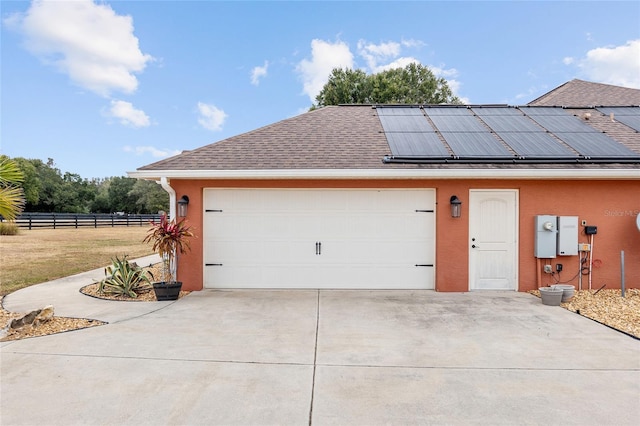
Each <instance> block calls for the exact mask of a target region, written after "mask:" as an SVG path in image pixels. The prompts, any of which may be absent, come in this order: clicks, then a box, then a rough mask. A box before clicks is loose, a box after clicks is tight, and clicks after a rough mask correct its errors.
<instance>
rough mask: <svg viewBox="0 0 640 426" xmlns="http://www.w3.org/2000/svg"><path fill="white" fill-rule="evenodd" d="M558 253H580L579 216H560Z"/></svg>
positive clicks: (567, 254) (571, 254)
mask: <svg viewBox="0 0 640 426" xmlns="http://www.w3.org/2000/svg"><path fill="white" fill-rule="evenodd" d="M558 255H560V256H577V255H578V216H558Z"/></svg>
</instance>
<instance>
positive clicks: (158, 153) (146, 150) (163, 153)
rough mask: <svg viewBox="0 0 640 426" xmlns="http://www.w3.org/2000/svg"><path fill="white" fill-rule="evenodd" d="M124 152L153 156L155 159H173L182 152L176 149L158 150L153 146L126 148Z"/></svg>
mask: <svg viewBox="0 0 640 426" xmlns="http://www.w3.org/2000/svg"><path fill="white" fill-rule="evenodd" d="M123 150H124V152H133V153H134V154H136V155H143V154H151V156H152V157H154V158H166V157H173V156H174V155H178V154H180V152H181V151H178V150H175V149H158V148H156V147H153V146H129V145H127V146H125V147H124V148H123Z"/></svg>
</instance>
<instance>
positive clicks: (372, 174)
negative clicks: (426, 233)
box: [127, 168, 640, 180]
mask: <svg viewBox="0 0 640 426" xmlns="http://www.w3.org/2000/svg"><path fill="white" fill-rule="evenodd" d="M127 175H128V176H129V177H131V178H136V179H145V180H160V178H162V177H165V178H168V179H199V180H202V179H529V180H540V179H624V180H640V170H638V169H636V168H628V169H626V168H609V169H604V168H603V169H598V168H591V169H575V168H554V169H540V168H526V169H525V168H518V169H515V168H512V169H508V168H505V169H495V168H490V169H478V168H466V169H460V168H456V169H419V170H418V169H411V170H407V169H393V170H391V169H390V170H372V169H280V170H137V171H135V172H128V173H127Z"/></svg>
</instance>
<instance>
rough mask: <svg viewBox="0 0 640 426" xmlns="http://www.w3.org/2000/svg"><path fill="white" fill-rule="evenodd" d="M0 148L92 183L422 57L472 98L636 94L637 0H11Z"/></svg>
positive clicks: (283, 114)
mask: <svg viewBox="0 0 640 426" xmlns="http://www.w3.org/2000/svg"><path fill="white" fill-rule="evenodd" d="M0 7H1V14H2V22H1V30H2V33H1V37H2V39H1V45H0V46H1V72H2V73H1V91H2V92H1V99H0V101H1V102H0V105H1V112H0V113H1V114H0V117H1V122H0V132H1V133H0V137H1V145H0V152H1V153H2V154H5V155H8V156H10V157H25V158H38V159H41V160H42V161H47V159H48V158H52V159H53V160H54V161H55V164H56V167H57V168H59V169H60V170H61V171H62V172H63V173H64V172H70V173H77V174H79V175H80V176H82V177H83V178H94V177H95V178H103V177H109V176H125V175H126V172H127V171H134V170H135V169H136V168H138V167H141V166H143V165H146V164H149V163H152V162H155V161H158V160H160V159H162V158H166V157H167V156H170V155H175V154H176V153H179V152H180V151H182V150H189V149H194V148H197V147H200V146H203V145H206V144H209V143H213V142H216V141H219V140H222V139H225V138H228V137H231V136H234V135H237V134H240V133H244V132H247V131H250V130H253V129H256V128H259V127H262V126H264V125H267V124H270V123H274V122H277V121H280V120H283V119H286V118H289V117H292V116H295V115H297V114H300V113H303V112H304V111H306V110H308V108H309V107H310V106H311V104H312V102H313V99H314V98H315V96H316V94H317V93H318V91H319V90H320V88H321V87H322V85H323V84H324V83H325V82H326V78H327V76H328V74H329V72H330V71H331V69H332V68H334V67H349V68H360V69H363V70H364V71H366V72H367V73H372V72H378V71H380V70H383V69H386V68H389V67H392V66H394V65H397V66H404V65H406V64H407V63H409V62H411V61H415V62H419V63H421V64H423V65H426V66H429V67H430V68H431V69H432V70H433V71H434V72H435V73H436V75H438V76H440V77H444V78H445V79H447V80H448V81H449V84H450V86H451V87H452V88H453V89H454V92H455V93H456V95H457V96H459V97H460V98H461V99H463V100H464V101H465V102H467V103H474V104H478V103H507V104H511V105H520V104H525V103H527V102H529V101H531V100H533V99H535V98H536V97H538V96H540V95H542V94H544V93H546V92H548V91H549V90H552V89H553V88H555V87H557V86H559V85H561V84H563V83H565V82H567V81H569V80H571V79H574V78H579V79H583V80H588V81H594V82H600V83H608V84H615V85H620V86H626V87H634V88H640V2H637V1H626V2H615V1H601V2H599V1H579V2H577V1H576V2H569V1H557V2H551V1H535V2H520V1H504V2H500V1H496V2H484V1H473V2H463V1H447V2H436V1H412V2H391V1H356V2H342V1H334V2H331V1H324V2H303V1H292V2H285V1H278V2H276V1H260V2H248V1H247V2H243V1H234V2H219V1H97V2H95V1H91V0H77V1H31V2H29V1H4V0H3V1H1V2H0Z"/></svg>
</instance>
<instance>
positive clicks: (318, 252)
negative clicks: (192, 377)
mask: <svg viewBox="0 0 640 426" xmlns="http://www.w3.org/2000/svg"><path fill="white" fill-rule="evenodd" d="M321 254H322V243H321V242H319V241H316V256H319V255H321Z"/></svg>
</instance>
